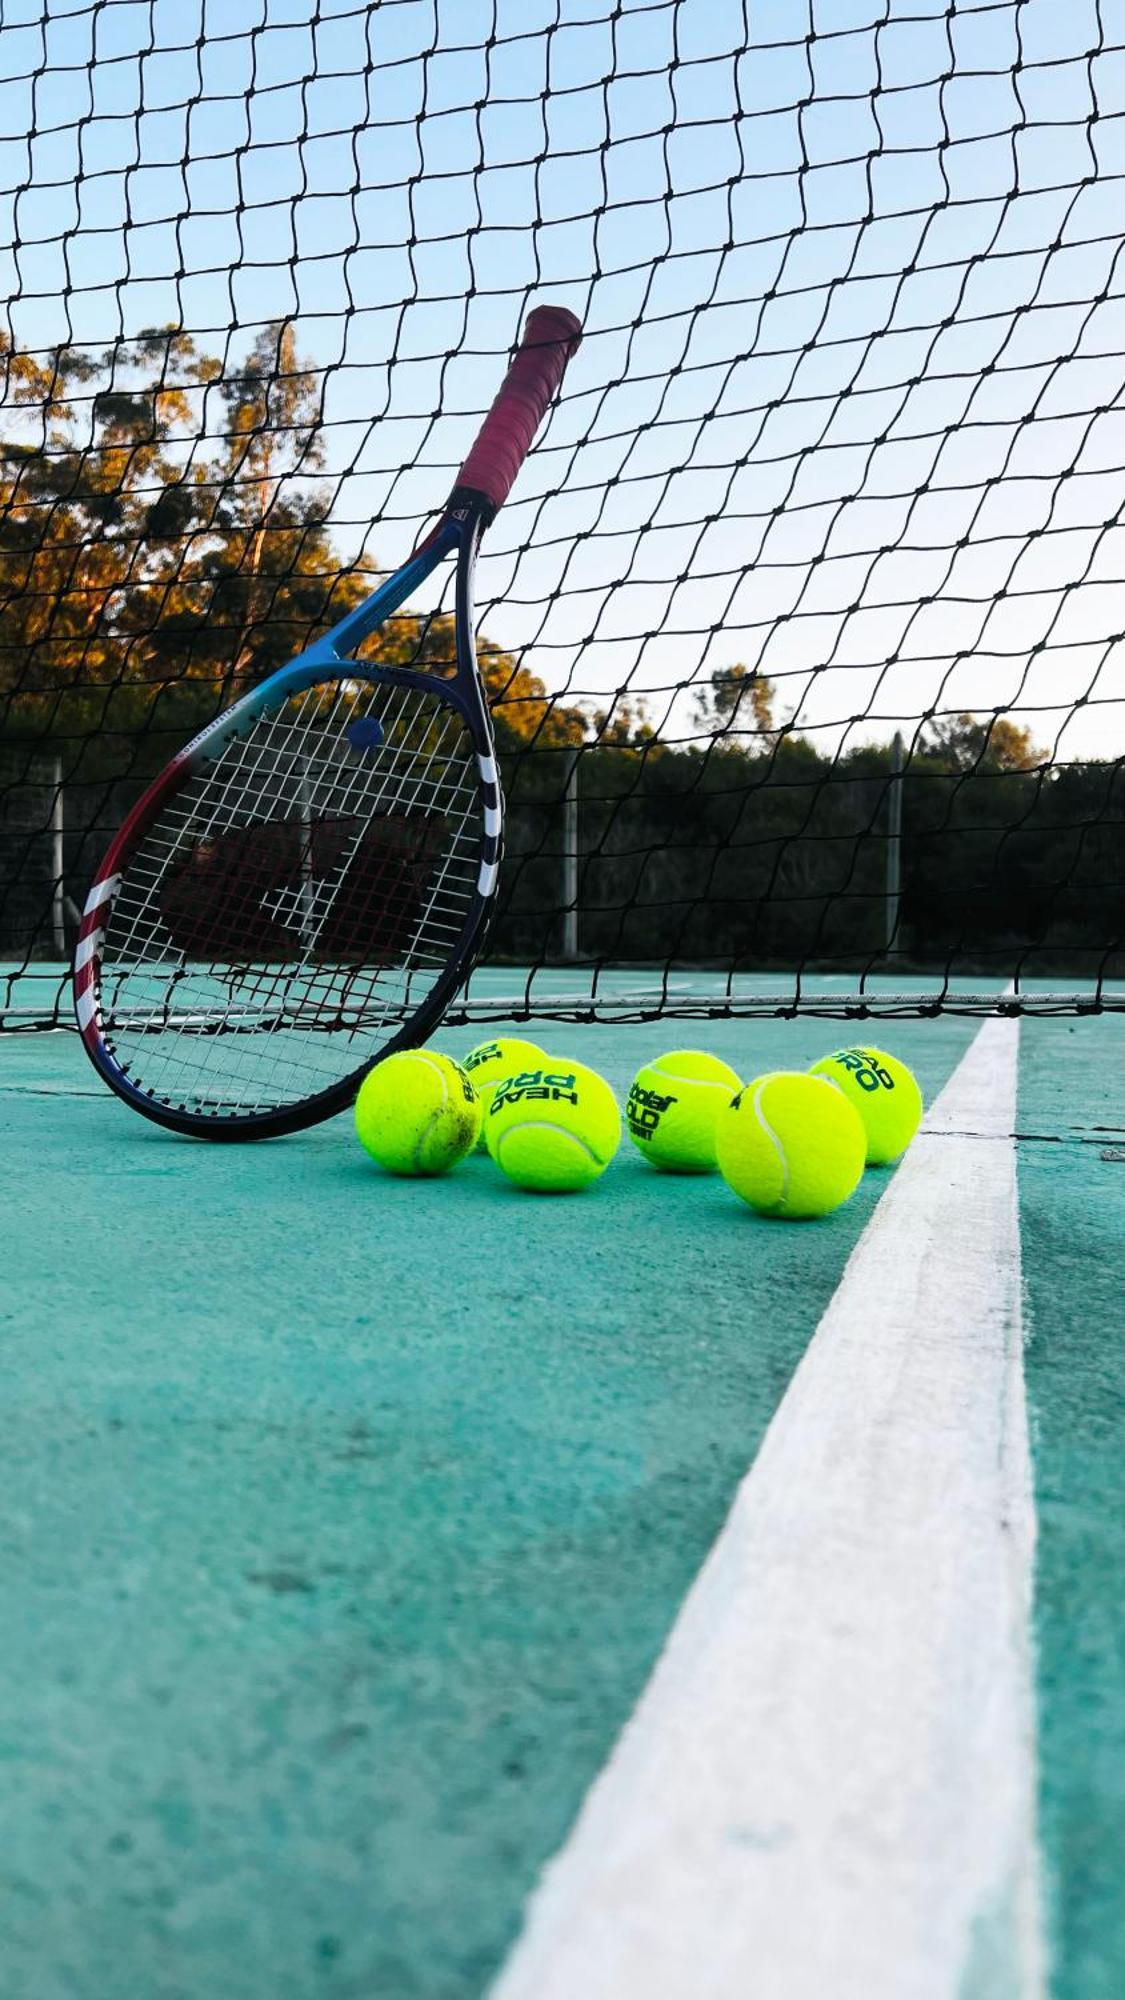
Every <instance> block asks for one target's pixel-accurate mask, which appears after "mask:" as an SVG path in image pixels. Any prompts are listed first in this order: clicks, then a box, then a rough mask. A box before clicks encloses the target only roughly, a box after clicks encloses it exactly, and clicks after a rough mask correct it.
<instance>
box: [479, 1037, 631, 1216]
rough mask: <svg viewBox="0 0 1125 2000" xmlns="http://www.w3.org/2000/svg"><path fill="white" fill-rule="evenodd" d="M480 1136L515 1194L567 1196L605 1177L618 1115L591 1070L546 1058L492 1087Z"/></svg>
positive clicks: (606, 1088)
mask: <svg viewBox="0 0 1125 2000" xmlns="http://www.w3.org/2000/svg"><path fill="white" fill-rule="evenodd" d="M484 1136H485V1140H486V1142H487V1144H488V1150H489V1153H490V1154H491V1156H492V1158H493V1159H494V1160H495V1162H496V1165H497V1166H498V1167H499V1168H500V1169H501V1171H502V1172H503V1173H505V1174H506V1175H507V1177H508V1179H509V1180H510V1181H514V1182H515V1184H516V1186H517V1187H522V1188H534V1189H535V1190H536V1191H537V1192H538V1193H540V1194H566V1193H570V1192H571V1191H572V1190H573V1189H575V1188H584V1187H588V1186H589V1184H590V1182H591V1181H596V1180H597V1179H598V1176H599V1175H600V1174H603V1173H604V1172H605V1170H606V1168H607V1167H608V1165H609V1163H610V1161H611V1159H612V1158H613V1155H614V1154H615V1153H616V1151H617V1148H618V1146H619V1145H620V1143H621V1113H620V1111H619V1110H618V1108H617V1099H616V1098H615V1097H614V1094H613V1092H612V1090H611V1089H610V1087H609V1085H608V1083H607V1082H606V1080H605V1078H604V1077H603V1076H599V1075H598V1073H597V1071H596V1070H592V1069H587V1068H586V1067H585V1065H584V1064H582V1063H574V1062H567V1061H564V1060H563V1058H562V1057H560V1056H549V1055H545V1056H540V1058H539V1060H538V1062H537V1063H535V1064H532V1065H531V1066H530V1067H528V1068H527V1069H523V1070H517V1071H516V1073H515V1074H514V1075H513V1076H510V1077H505V1078H502V1079H501V1081H500V1082H499V1083H497V1085H496V1086H495V1088H494V1090H493V1092H492V1101H491V1103H490V1104H489V1107H488V1111H487V1113H486V1115H485V1121H484Z"/></svg>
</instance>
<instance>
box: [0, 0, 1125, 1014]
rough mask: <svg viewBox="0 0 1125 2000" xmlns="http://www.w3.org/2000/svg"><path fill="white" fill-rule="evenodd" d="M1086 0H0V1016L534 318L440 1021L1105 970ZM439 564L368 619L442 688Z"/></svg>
mask: <svg viewBox="0 0 1125 2000" xmlns="http://www.w3.org/2000/svg"><path fill="white" fill-rule="evenodd" d="M1123 32H1125V23H1123V20H1122V15H1121V11H1120V9H1119V8H1118V7H1116V6H1115V5H1113V4H1111V0H1100V3H1099V0H1066V4H1065V5H1062V4H1060V0H986V4H980V5H973V4H959V5H945V4H938V0H648V4H629V0H381V4H379V5H378V6H375V5H370V6H369V5H356V4H346V0H221V3H220V0H177V4H175V5H171V4H166V0H143V3H142V0H97V4H86V5H83V4H74V0H22V4H17V5H16V6H15V7H14V8H13V9H12V12H11V19H10V23H9V21H8V18H7V14H6V17H5V31H4V34H3V36H2V37H0V111H2V124H0V129H2V130H3V131H4V132H5V133H6V134H7V135H8V137H7V138H6V139H5V140H4V141H3V144H2V145H0V229H2V231H3V238H2V248H0V259H2V263H3V272H4V281H5V282H4V294H5V296H6V298H7V300H8V304H7V308H6V311H5V314H4V318H3V321H2V322H0V327H2V333H0V353H2V356H3V363H4V396H3V410H2V416H0V449H2V458H0V961H2V966H0V1020H2V1021H3V1023H4V1025H6V1026H9V1027H13V1026H22V1025H41V1024H45V1023H50V1022H51V1021H53V1020H55V1019H57V1018H62V1017H63V1016H64V1015H65V1009H66V1001H65V981H64V979H63V975H62V965H63V962H64V960H65V958H66V955H67V952H68V950H69V948H70V947H71V945H72V944H73V939H74V930H75V922H76V913H77V911H78V910H79V909H80V908H81V905H82V901H83V898H84V895H85V892H86V887H87V884H88V882H89V879H90V876H91V874H92V872H93V869H94V867H95V865H96V862H97V860H98V858H99V857H100V854H101V852H102V850H103V849H104V847H105V845H106V843H107V840H108V838H109V836H110V835H111V833H112V832H113V830H114V828H115V827H116V826H117V825H118V824H119V822H120V820H121V818H122V816H123V814H124V812H125V811H126V810H127V809H128V807H129V806H130V804H131V803H132V802H133V801H134V800H135V799H136V797H137V796H138V795H139V792H140V790H141V789H142V788H143V786H144V784H145V783H146V782H147V780H148V779H149V778H150V777H151V776H152V774H153V773H154V772H155V771H156V770H157V769H159V768H160V766H161V765H162V764H163V763H164V762H166V761H167V758H168V757H169V755H170V754H171V753H172V752H173V751H174V750H175V749H176V748H177V747H178V746H179V745H180V744H181V743H182V742H183V741H184V740H185V739H186V738H187V737H188V736H189V735H191V734H193V733H194V732H195V731H196V730H197V729H198V728H199V727H200V726H201V725H202V724H203V723H204V722H205V721H207V720H208V719H209V718H210V717H211V716H212V715H214V714H215V713H216V712H217V710H218V709H219V708H221V707H222V706H223V705H225V704H226V703H227V702H228V701H229V700H231V699H232V698H233V697H235V696H237V695H238V694H239V693H240V692H242V691H243V690H244V689H245V688H247V687H248V686H250V685H252V684H253V683H254V682H255V681H257V680H259V679H260V678H261V677H262V676H263V675H265V674H266V673H268V672H270V671H271V670H272V669H273V668H275V667H276V666H278V665H280V664H282V663H283V662H284V661H285V660H286V659H288V658H289V657H290V656H291V655H292V654H293V653H294V652H296V651H298V650H299V649H300V648H301V647H302V646H304V645H306V644H307V643H308V642H309V641H310V640H311V639H312V638H313V637H314V636H315V635H316V634H317V633H319V632H321V631H323V630H324V629H325V627H326V625H328V624H329V623H331V622H333V621H334V620H335V619H336V618H338V617H339V616H341V615H342V614H343V613H344V611H346V610H347V609H348V608H349V607H350V606H352V605H354V604H355V603H357V602H358V601H359V600H360V599H361V598H362V597H363V596H364V595H366V594H367V592H368V591H369V590H370V589H371V588H372V586H373V584H374V583H375V581H376V580H377V578H378V577H379V576H380V575H382V574H385V573H386V572H387V571H388V570H391V569H393V568H394V567H395V566H396V565H397V564H398V563H400V562H401V561H402V560H403V559H404V557H405V555H406V554H407V553H408V551H409V549H410V547H411V546H412V545H413V542H414V540H415V539H416V535H417V531H418V527H419V524H420V522H421V521H423V520H424V519H425V517H426V516H427V515H428V514H430V513H432V511H433V509H434V508H435V506H440V504H441V502H442V500H443V499H444V497H445V494H446V492H447V490H448V487H449V484H450V482H451V480H452V478H453V475H454V474H455V472H456V469H457V466H458V465H459V463H460V461H461V458H462V456H463V454H464V452H465V449H466V448H467V446H468V444H469V442H470V441H471V438H472V436H473V434H474V432H475V428H476V425H477V423H478V421H479V418H480V415H481V413H482V412H483V410H484V409H485V408H486V407H487V405H488V403H489V401H490V400H491V397H492V394H493V392H494V390H495V387H496V384H497V381H498V379H499V376H500V374H501V373H502V371H503V366H504V363H505V360H506V355H507V351H508V348H509V346H510V343H511V341H512V339H513V337H514V335H515V333H516V331H517V329H518V327H519V326H520V324H521V323H522V320H523V318H524V316H525V314H526V311H527V309H528V307H529V306H530V305H531V304H534V303H535V302H537V301H539V300H541V299H547V300H550V301H552V302H557V303H559V304H563V305H567V306H570V307H572V308H573V309H574V310H575V311H576V312H578V313H579V314H580V315H581V317H582V319H583V321H584V323H585V326H586V338H585V342H584V344H583V347H582V349H581V351H580V353H579V354H578V356H577V358H576V359H575V360H574V362H573V363H572V366H571V370H570V374H569V377H568V380H567V384H566V390H565V394H564V397H563V399H562V401H561V402H560V404H559V406H558V407H557V409H556V410H555V412H554V413H553V415H552V417H551V420H550V424H549V426H548V427H547V428H546V430H545V431H544V433H543V434H542V436H541V438H540V441H539V444H538V447H537V449H536V452H535V453H534V455H533V457H532V458H531V460H530V461H529V462H528V464H527V466H526V468H525V470H524V472H523V474H522V475H521V478H520V481H519V483H518V485H517V488H516V491H515V493H514V495H513V497H512V499H511V501H510V502H509V504H508V506H507V507H506V509H505V510H504V512H503V513H502V514H501V516H500V517H499V518H498V520H497V522H496V524H495V526H494V527H493V528H492V530H491V532H490V534H489V536H488V537H487V539H486V542H485V545H484V551H483V554H482V558H481V564H480V571H479V579H478V599H479V602H480V606H481V614H482V616H481V630H482V635H483V636H482V660H483V665H484V668H485V673H486V678H487V681H488V686H489V691H490V696H491V699H492V704H493V713H494V719H495V724H496V732H497V739H498V747H499V750H500V757H501V765H502V771H503V778H504V785H505V791H506V795H507V801H508V830H507V858H506V862H505V868H504V875H503V889H502V898H501V906H500V909H499V912H498V916H497V921H496V923H495V925H494V928H493V931H492V934H491V939H490V946H489V953H490V957H489V961H488V963H487V964H486V965H485V966H484V968H483V969H482V970H481V972H480V973H478V974H477V975H476V976H475V977H474V981H473V983H472V985H471V987H470V989H469V994H468V997H467V999H466V1000H465V1001H464V1002H463V1006H464V1007H465V1008H467V1009H468V1010H469V1011H473V1010H474V1009H475V1010H476V1011H477V1012H478V1013H480V1014H481V1015H482V1016H489V1015H491V1014H496V1013H500V1012H505V1011H508V1010H509V1008H510V1007H511V1006H512V1005H513V1004H517V1005H523V1006H527V1007H536V1008H538V1009H540V1010H543V1011H548V1012H550V1011H555V1012H558V1013H573V1014H578V1015H580V1014H582V1013H583V1012H595V1013H596V1012H610V1011H616V1012H618V1013H622V1014H631V1013H636V1014H646V1015H648V1014H657V1013H660V1012H668V1013H682V1014H699V1013H708V1012H721V1011H736V1012H754V1011H762V1010H768V1011H776V1010H783V1011H787V1010H790V1009H793V1008H809V1009H815V1010H818V1011H828V1012H849V1011H864V1010H865V1009H869V1010H871V1011H887V1012H897V1011H927V1010H933V1009H937V1008H942V1007H969V1008H974V1009H975V1008H986V1007H993V1006H1025V1007H1042V1008H1045V1009H1046V1008H1050V1009H1059V1008H1071V1007H1072V1008H1079V1007H1104V1006H1111V1005H1120V1004H1122V993H1121V988H1120V986H1117V987H1115V986H1114V985H1113V983H1112V982H1113V981H1114V979H1117V980H1120V979H1121V976H1122V973H1123V972H1125V770H1123V755H1125V679H1123V659H1125V583H1123V582H1122V578H1121V572H1122V569H1123V566H1125V524H1123V520H1122V506H1123V503H1125V401H1123V397H1125V335H1123V331H1122V329H1123V327H1125V318H1123V307H1122V291H1123V289H1125V263H1123V260H1122V255H1121V252H1122V244H1123V227H1122V213H1123V189H1125V42H1123ZM448 611H449V601H448V595H446V596H444V597H443V596H441V595H440V594H438V595H436V596H434V598H433V599H432V601H429V602H427V603H425V604H419V605H418V606H417V608H416V612H415V613H414V614H413V615H411V616H409V617H402V618H399V619H398V620H396V621H395V624H394V625H393V627H392V628H390V629H389V630H388V631H387V632H385V633H384V634H383V635H381V636H380V638H379V639H378V640H376V641H375V642H373V644H372V648H371V650H373V651H374V652H375V653H376V654H378V655H379V656H381V657H386V658H391V659H394V660H395V661H398V662H411V661H414V662H422V663H425V664H433V665H436V666H439V667H440V666H441V665H442V664H443V663H444V662H445V661H447V660H448V657H449V646H450V638H449V621H448Z"/></svg>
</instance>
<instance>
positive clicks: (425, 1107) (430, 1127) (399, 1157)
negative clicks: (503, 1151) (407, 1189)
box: [355, 1049, 481, 1174]
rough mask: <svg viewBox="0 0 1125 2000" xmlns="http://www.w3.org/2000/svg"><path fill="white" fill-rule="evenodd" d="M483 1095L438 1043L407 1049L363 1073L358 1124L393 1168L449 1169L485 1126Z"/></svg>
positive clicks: (373, 1151)
mask: <svg viewBox="0 0 1125 2000" xmlns="http://www.w3.org/2000/svg"><path fill="white" fill-rule="evenodd" d="M480 1121H481V1103H480V1099H479V1097H478V1096H477V1094H476V1091H475V1090H474V1089H473V1086H472V1084H471V1083H470V1082H469V1079H468V1077H467V1076H466V1075H465V1072H464V1070H463V1069H462V1068H461V1066H460V1064H459V1063H455V1062H454V1060H453V1058H452V1056H443V1055H439V1054H438V1053H437V1051H436V1049H405V1050H403V1052H402V1053H401V1054H400V1055H395V1056H388V1057H387V1058H386V1061H385V1062H381V1063H376V1065H375V1068H374V1069H373V1070H371V1071H370V1072H369V1073H368V1075H367V1076H365V1077H364V1079H363V1082H362V1084H361V1085H360V1091H359V1096H358V1097H357V1098H356V1101H355V1129H356V1131H357V1132H358V1134H359V1138H360V1143H361V1144H362V1145H363V1146H365V1147H366V1148H367V1151H368V1152H369V1153H370V1155H371V1157H372V1159H373V1160H378V1162H379V1165H380V1166H381V1167H385V1168H386V1169H387V1172H388V1173H391V1174H444V1173H448V1171H449V1169H450V1167H455V1166H456V1165H457V1162H458V1160H461V1159H464V1157H465V1154H466V1153H470V1152H471V1151H472V1149H473V1147H474V1145H475V1144H476V1139H477V1134H478V1132H479V1131H480Z"/></svg>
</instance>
